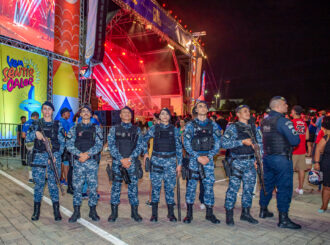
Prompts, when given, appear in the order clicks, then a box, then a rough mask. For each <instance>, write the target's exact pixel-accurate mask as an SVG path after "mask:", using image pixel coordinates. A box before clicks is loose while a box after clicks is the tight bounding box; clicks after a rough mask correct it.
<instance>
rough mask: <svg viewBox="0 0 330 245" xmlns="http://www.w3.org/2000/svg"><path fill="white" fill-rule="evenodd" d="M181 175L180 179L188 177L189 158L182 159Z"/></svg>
mask: <svg viewBox="0 0 330 245" xmlns="http://www.w3.org/2000/svg"><path fill="white" fill-rule="evenodd" d="M181 175H182V179H184V180H185V179H189V158H183V159H182V168H181Z"/></svg>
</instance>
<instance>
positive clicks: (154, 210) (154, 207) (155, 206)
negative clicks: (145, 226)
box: [150, 202, 158, 222]
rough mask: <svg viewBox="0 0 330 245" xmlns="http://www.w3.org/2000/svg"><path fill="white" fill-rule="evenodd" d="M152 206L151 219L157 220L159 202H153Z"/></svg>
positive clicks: (152, 220)
mask: <svg viewBox="0 0 330 245" xmlns="http://www.w3.org/2000/svg"><path fill="white" fill-rule="evenodd" d="M151 206H152V214H151V218H150V221H151V222H157V221H158V202H152V203H151Z"/></svg>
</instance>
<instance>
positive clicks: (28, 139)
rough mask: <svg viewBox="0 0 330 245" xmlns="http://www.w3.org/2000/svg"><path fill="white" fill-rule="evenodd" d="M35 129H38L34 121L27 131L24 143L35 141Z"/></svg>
mask: <svg viewBox="0 0 330 245" xmlns="http://www.w3.org/2000/svg"><path fill="white" fill-rule="evenodd" d="M37 128H38V124H37V121H34V122H33V123H32V125H31V126H30V127H29V129H28V131H27V134H26V138H25V142H26V143H29V142H33V141H34V140H35V138H36V132H37Z"/></svg>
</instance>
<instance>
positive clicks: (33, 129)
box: [26, 101, 65, 221]
mask: <svg viewBox="0 0 330 245" xmlns="http://www.w3.org/2000/svg"><path fill="white" fill-rule="evenodd" d="M41 112H42V114H43V118H42V119H40V120H35V121H34V122H33V124H32V125H31V126H30V128H29V130H28V132H27V136H26V142H27V143H28V142H34V148H33V163H32V164H31V166H32V177H33V180H34V182H35V186H34V211H33V215H32V217H31V219H32V220H38V219H39V216H40V204H41V200H42V196H43V192H44V187H45V179H46V170H47V183H48V190H49V194H50V198H51V200H52V202H53V209H54V218H55V221H59V220H61V219H62V217H61V214H60V210H59V207H60V205H59V195H58V187H57V185H56V181H55V175H54V172H53V170H52V168H51V167H50V165H49V163H48V162H49V156H48V153H47V151H46V147H45V145H44V143H43V141H44V140H45V139H44V137H43V134H42V133H41V132H42V129H43V131H44V133H45V136H46V137H47V138H49V139H50V141H51V147H52V151H53V155H54V158H55V164H56V168H57V172H58V174H59V176H60V174H61V155H62V153H63V149H64V145H65V140H64V132H63V128H62V126H61V124H60V123H59V122H58V121H54V120H53V113H54V106H53V104H52V103H50V102H48V101H46V102H45V103H43V104H42V107H41ZM41 127H42V129H41Z"/></svg>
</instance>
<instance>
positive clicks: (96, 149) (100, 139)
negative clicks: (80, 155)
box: [87, 125, 103, 156]
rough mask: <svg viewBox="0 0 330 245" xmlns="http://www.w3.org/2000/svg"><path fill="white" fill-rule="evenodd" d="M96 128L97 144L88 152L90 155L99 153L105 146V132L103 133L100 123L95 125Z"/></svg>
mask: <svg viewBox="0 0 330 245" xmlns="http://www.w3.org/2000/svg"><path fill="white" fill-rule="evenodd" d="M95 129H96V132H95V133H96V135H95V145H93V146H92V148H90V149H89V150H88V151H87V153H88V155H89V156H93V155H96V154H98V153H99V152H100V151H101V150H102V147H103V134H102V129H101V127H100V126H99V125H95Z"/></svg>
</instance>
